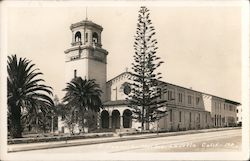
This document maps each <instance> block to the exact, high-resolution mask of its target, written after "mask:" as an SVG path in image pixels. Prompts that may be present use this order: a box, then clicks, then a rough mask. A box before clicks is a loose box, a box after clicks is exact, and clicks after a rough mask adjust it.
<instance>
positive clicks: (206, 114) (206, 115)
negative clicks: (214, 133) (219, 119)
mask: <svg viewBox="0 0 250 161" xmlns="http://www.w3.org/2000/svg"><path fill="white" fill-rule="evenodd" d="M206 123H207V114H206Z"/></svg>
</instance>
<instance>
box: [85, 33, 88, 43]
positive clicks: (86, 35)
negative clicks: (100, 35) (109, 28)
mask: <svg viewBox="0 0 250 161" xmlns="http://www.w3.org/2000/svg"><path fill="white" fill-rule="evenodd" d="M88 39H89V35H88V33H85V42H88Z"/></svg>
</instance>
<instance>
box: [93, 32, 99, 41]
mask: <svg viewBox="0 0 250 161" xmlns="http://www.w3.org/2000/svg"><path fill="white" fill-rule="evenodd" d="M92 42H93V43H94V44H97V43H99V41H98V34H97V33H96V32H94V33H93V35H92Z"/></svg>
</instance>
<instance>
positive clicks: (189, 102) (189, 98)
mask: <svg viewBox="0 0 250 161" xmlns="http://www.w3.org/2000/svg"><path fill="white" fill-rule="evenodd" d="M188 104H192V97H191V96H188Z"/></svg>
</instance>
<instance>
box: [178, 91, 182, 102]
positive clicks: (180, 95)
mask: <svg viewBox="0 0 250 161" xmlns="http://www.w3.org/2000/svg"><path fill="white" fill-rule="evenodd" d="M178 96H179V102H182V93H179V94H178Z"/></svg>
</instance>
